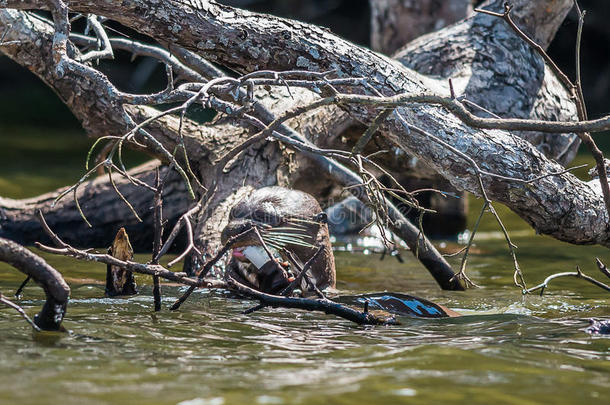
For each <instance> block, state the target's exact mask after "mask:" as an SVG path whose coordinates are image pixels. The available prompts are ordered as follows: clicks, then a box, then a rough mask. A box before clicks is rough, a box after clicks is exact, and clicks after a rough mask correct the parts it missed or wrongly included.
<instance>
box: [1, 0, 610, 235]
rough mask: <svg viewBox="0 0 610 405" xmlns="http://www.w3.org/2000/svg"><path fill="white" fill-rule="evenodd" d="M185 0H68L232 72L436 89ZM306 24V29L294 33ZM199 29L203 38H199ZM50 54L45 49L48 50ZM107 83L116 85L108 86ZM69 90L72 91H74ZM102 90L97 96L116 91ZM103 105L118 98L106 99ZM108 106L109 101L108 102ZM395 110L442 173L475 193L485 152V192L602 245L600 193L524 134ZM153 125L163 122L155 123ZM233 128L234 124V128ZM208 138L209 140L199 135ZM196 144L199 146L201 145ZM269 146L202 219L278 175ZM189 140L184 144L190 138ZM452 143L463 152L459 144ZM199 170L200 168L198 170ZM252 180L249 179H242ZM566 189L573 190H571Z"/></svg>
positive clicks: (398, 135)
mask: <svg viewBox="0 0 610 405" xmlns="http://www.w3.org/2000/svg"><path fill="white" fill-rule="evenodd" d="M191 3H192V4H186V3H184V2H166V3H162V4H156V5H155V7H151V4H152V2H147V1H133V2H130V3H128V4H122V3H121V7H117V4H118V2H117V3H116V4H114V3H112V2H109V3H97V2H87V1H70V2H69V4H70V6H71V7H72V8H73V9H74V10H76V11H80V12H92V13H97V14H101V15H104V16H106V17H109V18H112V19H115V20H117V21H119V22H121V23H123V24H125V25H127V26H130V27H132V28H134V29H137V30H139V31H140V32H143V33H146V34H149V35H151V36H153V37H155V38H157V39H159V40H160V41H161V43H164V44H168V45H169V44H179V45H180V46H183V47H184V48H187V49H191V50H193V51H195V52H200V53H201V54H203V55H205V56H206V57H208V58H210V59H211V60H214V61H216V62H218V63H220V64H222V65H224V66H227V67H229V68H232V69H234V70H236V71H238V72H248V71H253V70H256V69H261V68H265V69H276V70H284V69H292V68H294V67H295V66H297V67H299V68H303V69H307V70H311V71H321V70H328V69H332V70H334V71H335V72H336V74H337V75H339V76H340V77H366V78H367V79H368V80H369V82H370V84H371V86H372V88H374V89H375V91H376V92H378V93H380V94H383V95H393V94H395V93H396V92H402V91H407V92H410V93H415V94H416V93H422V92H424V91H425V90H426V87H425V86H424V85H423V84H422V83H425V84H426V85H430V86H431V87H430V88H434V89H438V87H437V86H433V85H431V83H432V82H431V81H430V80H429V79H427V78H425V77H423V76H421V75H419V74H417V73H415V72H413V71H411V70H409V69H406V68H404V67H401V66H399V65H397V64H396V63H394V62H393V61H391V60H389V59H387V58H384V57H382V56H380V55H377V54H374V53H372V52H370V51H368V50H364V49H361V48H358V47H356V46H354V45H352V44H349V43H347V42H345V41H343V40H341V39H339V38H336V37H334V36H333V35H331V34H329V33H328V32H326V31H324V30H321V29H318V28H317V27H313V26H309V25H306V24H301V23H296V22H290V21H286V20H281V19H277V18H273V17H269V16H261V15H256V14H250V13H245V12H243V11H241V10H237V9H233V8H230V7H225V6H220V5H217V4H216V3H214V2H205V3H201V2H191ZM2 5H8V6H14V7H22V8H23V7H34V8H44V7H47V4H46V3H44V4H42V3H41V2H11V1H0V6H2ZM485 18H488V19H489V18H490V17H485ZM489 21H491V20H489ZM304 34H305V35H306V38H305V39H301V37H302V36H303V35H304ZM201 38H205V41H202V40H201ZM17 39H18V35H17ZM7 49H8V52H9V53H10V52H11V48H10V47H7ZM13 50H14V54H15V55H16V56H17V57H19V56H22V57H23V58H24V59H25V58H27V55H20V54H19V50H18V49H16V47H15V49H13ZM5 52H6V51H5ZM532 57H534V56H532ZM51 59H52V58H50V57H49V60H51ZM47 62H48V61H47ZM37 69H39V70H40V73H39V74H40V75H42V76H43V77H46V80H48V81H50V82H53V81H56V82H58V84H53V83H52V86H53V87H54V88H55V87H56V86H57V88H59V89H60V90H61V88H62V86H65V90H64V91H65V92H66V95H69V96H70V97H66V98H65V99H64V100H65V101H66V103H67V104H68V105H70V103H75V105H76V104H83V105H87V103H91V101H90V99H88V100H87V99H86V98H84V97H83V98H82V99H80V100H79V99H78V96H79V94H84V93H77V94H76V95H71V93H70V91H69V90H70V89H69V88H67V87H68V86H67V85H66V84H65V82H64V84H63V85H62V84H59V81H60V78H56V77H55V76H54V75H53V73H49V69H46V70H45V69H44V67H43V66H40V67H39V68H37V67H36V66H34V68H33V70H37ZM45 71H46V72H47V73H45ZM45 75H46V76H45ZM64 80H65V79H64ZM87 85H90V83H88V82H86V81H85V82H84V84H83V88H84V90H86V91H90V92H99V91H100V89H99V88H96V87H95V86H91V87H90V88H87V87H86V86H87ZM96 85H98V84H96ZM76 87H78V86H76ZM108 88H113V87H111V86H108ZM341 89H342V90H344V89H343V88H341ZM106 90H107V89H106V88H102V89H101V91H102V93H103V91H106ZM58 92H61V91H58ZM85 93H86V92H85ZM75 96H76V101H75V100H74V98H73V97H75ZM100 98H101V99H102V100H103V101H107V100H112V99H113V98H112V97H106V98H104V97H100ZM94 102H96V101H95V100H94ZM106 107H108V106H106ZM110 107H112V108H115V106H113V105H111V106H110ZM343 107H344V108H345V109H346V110H348V111H349V112H350V113H351V114H352V115H353V116H354V117H356V118H357V119H359V120H361V121H363V122H372V121H373V120H374V118H375V117H376V115H377V114H378V112H379V111H378V110H377V109H375V108H368V107H367V108H361V107H357V108H355V107H354V106H352V105H344V106H343ZM97 108H99V107H97ZM112 108H107V109H108V110H112ZM74 109H75V110H76V111H77V112H79V111H80V114H81V119H82V120H83V123H84V125H85V126H89V127H90V128H91V129H92V128H95V126H96V125H108V122H110V123H113V122H114V124H112V125H114V127H113V128H124V127H125V125H126V124H125V122H124V121H121V120H118V121H121V122H117V118H116V117H117V116H119V117H120V116H121V114H122V113H123V111H122V110H121V109H120V108H119V109H116V110H114V111H112V112H111V114H110V115H111V116H112V117H114V118H113V119H109V120H105V119H102V120H101V122H103V124H100V122H94V120H91V119H86V118H85V116H86V113H87V112H86V110H85V109H84V108H81V107H78V106H77V107H75V108H74ZM129 111H130V113H131V114H138V113H144V114H146V111H145V110H144V109H143V108H142V107H131V108H130V109H129ZM398 111H399V113H400V116H399V117H397V115H396V114H395V115H393V116H390V117H389V118H388V121H387V125H385V126H384V127H383V129H384V135H385V136H386V137H387V139H389V140H391V141H392V142H394V143H395V144H396V145H398V146H400V147H401V148H403V149H405V150H407V151H409V152H410V153H412V154H414V155H416V156H418V157H419V158H420V159H421V160H422V161H424V162H426V163H427V164H428V165H429V166H430V167H432V168H434V169H435V170H437V171H438V172H440V173H441V174H443V175H444V176H445V177H447V178H448V179H449V180H450V181H451V182H452V183H453V184H454V185H455V186H456V187H458V188H461V189H465V190H468V191H471V192H474V193H477V194H480V193H482V190H481V189H480V183H479V181H480V176H481V172H480V170H477V168H476V167H475V166H474V165H473V164H472V161H470V160H468V159H465V158H464V154H466V155H468V156H470V157H472V158H474V159H475V161H477V162H484V164H485V169H486V171H487V172H493V173H495V174H497V175H499V176H501V177H498V176H484V179H483V185H484V187H485V191H486V192H487V194H488V196H489V197H490V198H492V199H495V200H498V201H502V202H504V203H506V204H507V205H508V206H509V207H511V208H512V209H513V210H514V211H516V212H517V213H519V214H520V215H521V216H522V217H524V218H526V219H527V220H528V221H530V223H532V225H533V226H534V227H535V228H537V229H538V230H541V231H542V232H545V233H549V234H551V235H552V236H554V237H557V238H559V239H562V240H567V241H571V242H574V243H601V244H605V245H608V230H607V229H606V227H602V226H600V225H599V222H598V221H599V218H602V220H603V224H607V215H606V213H605V211H604V210H603V209H600V208H601V207H602V205H601V204H597V205H596V203H599V202H600V201H601V199H600V198H601V196H600V194H599V193H598V192H595V190H592V189H591V188H590V187H589V186H588V185H587V184H585V183H583V182H580V181H578V180H577V179H576V178H574V177H573V176H571V175H569V174H566V173H563V174H555V173H559V172H562V170H563V169H562V168H561V166H559V165H558V164H556V163H553V162H551V161H549V160H548V159H546V158H545V157H544V156H543V155H542V154H541V153H539V152H538V151H536V150H535V148H534V147H533V146H532V145H531V144H529V143H527V142H525V141H521V140H519V139H514V138H513V137H511V136H510V135H509V134H507V133H505V132H502V131H480V130H476V129H473V128H469V127H468V126H466V125H464V124H462V123H461V122H460V121H459V120H458V119H456V118H455V117H453V116H452V115H450V114H448V113H447V111H446V110H444V109H443V108H440V107H437V106H434V105H416V106H412V107H411V106H409V108H405V107H400V108H399V109H398ZM77 116H78V113H77ZM149 116H150V115H149ZM405 119H406V121H407V125H406V126H405ZM166 121H167V122H173V124H174V127H173V128H174V129H175V128H176V126H175V125H176V122H177V120H176V119H175V118H171V117H170V118H167V117H166ZM112 125H111V127H112ZM156 126H157V127H159V126H160V127H163V125H162V124H156ZM91 129H89V128H88V130H91ZM218 130H219V127H218V126H217V127H215V128H213V129H210V127H205V126H203V129H202V131H205V135H204V136H203V137H202V138H200V139H196V137H193V138H189V139H188V141H189V142H190V141H193V142H194V145H196V146H195V147H197V148H200V149H198V150H202V149H203V150H205V151H206V153H208V155H205V154H204V155H197V154H193V153H189V156H190V157H191V159H193V156H196V157H195V159H196V160H197V161H200V165H199V166H198V167H197V170H198V171H199V173H200V174H205V171H204V170H202V168H204V167H208V168H209V167H211V163H212V162H213V159H212V158H211V157H210V156H209V154H211V153H213V152H211V151H212V150H214V148H213V147H209V145H214V143H216V146H218V145H222V144H231V140H234V141H235V142H237V140H236V139H235V138H238V137H239V136H237V135H235V136H227V137H225V138H223V140H222V141H220V142H218V136H221V137H222V136H223V135H222V134H220V135H219V134H218V133H216V134H213V132H215V131H218ZM124 131H125V130H124ZM163 131H164V129H163V128H160V129H159V128H156V127H155V129H154V131H153V132H154V135H155V136H156V137H158V138H162V137H163V136H164V135H163V134H165V132H163ZM227 131H228V129H227ZM233 131H234V132H233V134H235V131H236V130H233ZM169 132H171V131H169ZM101 133H104V132H101ZM239 133H240V134H242V136H248V134H249V132H248V131H247V130H243V129H240V132H239ZM432 134H433V135H432ZM191 135H192V134H191ZM164 140H165V141H167V142H168V146H166V149H171V147H170V145H171V144H172V143H173V144H174V145H176V144H177V143H178V140H179V137H178V136H177V134H176V132H175V131H173V133H172V134H171V135H170V136H169V138H166V139H164ZM208 141H209V142H210V143H206V142H208ZM162 144H163V142H162ZM233 144H235V143H233ZM201 145H204V147H203V148H202V147H201ZM149 146H154V145H149ZM448 146H450V147H448ZM275 148H276V145H275V144H266V145H264V146H263V147H261V148H259V149H257V150H255V151H254V152H248V153H247V154H246V158H247V160H244V165H248V167H249V168H250V169H252V168H257V167H259V168H261V169H260V170H258V169H256V170H254V172H255V175H252V176H251V175H250V174H248V176H247V178H246V179H245V180H244V179H243V178H239V179H235V178H233V177H231V176H230V175H229V176H223V178H222V180H221V182H220V183H219V187H220V190H224V192H225V193H226V194H224V195H223V193H222V192H221V193H218V194H217V195H215V197H214V201H213V202H212V203H211V204H210V205H209V206H208V207H207V210H208V211H206V213H205V214H204V215H202V216H201V218H206V219H208V221H207V224H208V225H207V226H209V227H214V228H215V229H214V230H215V231H216V232H217V229H218V224H219V223H222V221H221V217H222V216H223V215H226V211H225V210H226V207H228V206H229V205H230V204H231V203H232V202H233V201H235V199H236V198H237V197H238V196H239V195H243V193H245V192H247V188H248V187H252V186H254V185H255V186H261V185H267V184H269V183H270V182H271V183H276V182H278V183H279V182H281V181H282V180H281V179H278V177H279V176H277V175H276V176H274V178H270V176H269V173H276V174H277V173H278V168H279V167H280V163H281V158H280V157H281V153H280V151H278V150H277V149H275ZM187 149H190V147H188V146H187ZM456 150H457V151H461V152H462V153H456ZM152 152H153V153H155V152H156V150H155V149H154V148H153V149H152ZM159 153H160V152H159ZM261 158H262V159H261ZM201 162H205V164H204V163H201ZM206 165H207V166H206ZM257 165H258V166H257ZM260 165H262V166H260ZM236 167H239V165H237V166H236V165H233V166H232V168H236ZM247 173H249V171H247ZM541 175H542V176H544V175H549V177H544V178H542V179H540V180H539V181H537V182H534V183H528V184H526V183H524V182H519V181H513V180H507V178H508V177H512V178H517V179H522V180H528V179H531V178H533V177H539V176H541ZM551 175H552V176H551ZM202 178H205V175H203V176H202ZM249 184H250V185H252V186H248V185H249ZM244 185H245V186H244ZM557 187H560V188H561V189H562V190H563V188H566V192H565V193H561V194H557V192H556V190H555V189H556V188H557ZM572 189H573V191H574V192H571V191H572ZM235 190H238V191H237V192H236V191H235ZM239 190H242V191H239ZM240 193H241V194H240ZM210 207H211V209H210ZM210 211H211V213H210ZM201 223H203V222H201ZM208 231H209V232H206V228H202V229H201V235H208V234H211V233H212V232H211V231H212V230H208ZM203 239H205V238H203Z"/></svg>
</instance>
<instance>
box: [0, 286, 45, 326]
mask: <svg viewBox="0 0 610 405" xmlns="http://www.w3.org/2000/svg"><path fill="white" fill-rule="evenodd" d="M0 304H4V305H6V306H7V307H9V308H13V309H14V310H15V311H17V312H19V315H21V317H22V318H23V319H25V320H26V321H27V323H29V324H30V325H31V326H32V328H34V330H35V331H37V332H40V331H41V329H40V328H39V327H38V325H36V324H35V323H34V321H32V319H31V318H30V317H29V316H28V314H26V313H25V311H24V310H23V308H21V307H20V306H19V305H17V304H15V303H14V302H12V301H11V300H9V299H8V298H5V297H4V295H2V293H0Z"/></svg>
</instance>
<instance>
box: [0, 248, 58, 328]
mask: <svg viewBox="0 0 610 405" xmlns="http://www.w3.org/2000/svg"><path fill="white" fill-rule="evenodd" d="M0 261H3V262H6V263H8V264H10V265H11V266H13V267H15V268H16V269H17V270H19V271H20V272H22V273H23V274H25V275H27V276H28V277H30V278H32V279H33V280H34V281H36V283H37V284H38V285H40V286H41V287H42V289H43V290H44V292H45V295H46V301H45V303H44V305H43V307H42V309H41V310H40V312H39V313H38V314H37V315H36V316H35V317H34V323H35V324H36V325H37V326H38V327H39V328H40V329H42V330H50V331H56V330H59V329H60V328H61V321H62V320H63V318H64V315H65V313H66V308H67V306H68V299H69V297H70V287H68V284H66V282H65V281H64V279H63V277H62V276H61V274H60V273H59V272H58V271H57V270H55V269H54V268H53V267H51V266H49V264H47V262H46V261H44V259H42V258H41V257H40V256H38V255H36V254H34V253H32V252H30V251H29V250H27V249H26V248H24V247H23V246H20V245H19V244H17V243H15V242H13V241H10V240H8V239H4V238H0Z"/></svg>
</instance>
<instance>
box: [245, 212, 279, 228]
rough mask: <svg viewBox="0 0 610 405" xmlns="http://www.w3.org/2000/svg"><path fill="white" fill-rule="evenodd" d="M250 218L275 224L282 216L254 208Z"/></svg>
mask: <svg viewBox="0 0 610 405" xmlns="http://www.w3.org/2000/svg"><path fill="white" fill-rule="evenodd" d="M252 219H253V220H255V221H257V222H262V223H264V224H267V225H271V226H277V225H279V224H280V223H281V222H282V218H281V217H280V216H279V215H277V214H275V213H272V212H267V211H261V210H256V211H254V212H253V213H252Z"/></svg>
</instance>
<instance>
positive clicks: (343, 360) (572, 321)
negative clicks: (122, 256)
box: [0, 236, 610, 405]
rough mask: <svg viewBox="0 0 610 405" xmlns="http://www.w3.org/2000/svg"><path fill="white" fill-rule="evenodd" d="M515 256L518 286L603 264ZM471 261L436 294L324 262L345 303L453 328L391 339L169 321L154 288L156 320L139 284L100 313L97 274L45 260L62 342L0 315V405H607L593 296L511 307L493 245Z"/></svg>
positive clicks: (392, 330) (266, 322)
mask: <svg viewBox="0 0 610 405" xmlns="http://www.w3.org/2000/svg"><path fill="white" fill-rule="evenodd" d="M516 242H517V244H518V245H519V246H520V249H519V250H520V254H521V257H522V261H521V265H522V267H523V268H524V269H525V271H526V274H527V276H528V279H529V280H531V282H534V281H540V280H541V279H542V278H544V275H546V274H550V272H554V271H558V270H567V269H569V268H571V267H572V266H573V265H574V264H577V263H578V262H579V261H581V262H580V264H581V265H582V266H583V269H584V270H585V271H588V272H589V273H591V274H594V273H593V272H594V265H593V263H592V262H591V260H589V261H588V262H584V263H583V262H582V258H583V257H586V255H583V253H584V252H587V255H589V257H591V256H590V255H593V254H599V255H602V254H606V259H610V257H608V255H607V253H606V252H605V251H604V250H603V249H598V250H595V249H594V248H586V250H584V251H583V250H582V249H583V248H578V247H573V246H567V245H565V246H564V245H559V246H560V247H561V248H562V249H558V248H557V247H558V245H557V242H555V241H551V240H549V239H547V238H542V237H535V236H530V237H525V238H519V239H517V240H516ZM477 247H478V248H479V249H481V252H480V253H478V254H476V255H473V256H472V257H471V260H470V263H471V266H470V268H471V275H472V276H473V279H474V280H475V281H476V282H477V283H479V284H481V285H482V286H483V287H484V288H481V289H477V290H471V291H468V292H466V293H459V292H442V291H440V290H439V289H438V288H437V287H436V286H435V284H434V282H433V281H431V279H430V278H429V277H428V276H427V274H425V272H424V271H423V270H422V269H421V268H420V267H419V265H418V264H417V263H416V262H415V261H414V260H413V259H412V258H411V257H410V256H406V255H405V258H406V259H407V263H405V264H400V263H398V262H397V261H396V260H395V259H391V258H387V259H385V260H384V261H379V256H375V255H369V256H366V255H362V254H349V253H340V254H338V256H337V259H338V260H337V262H338V278H339V280H340V282H339V285H338V287H339V288H340V289H341V291H342V293H344V294H356V293H362V292H372V291H384V290H388V291H401V292H409V293H411V294H416V295H419V296H421V297H425V298H429V299H433V300H435V301H436V302H438V303H441V304H445V305H447V306H449V307H451V308H453V309H456V310H458V311H461V312H463V313H465V314H466V316H464V317H461V318H457V319H446V320H413V319H402V321H403V323H402V325H400V326H391V327H361V326H357V325H355V324H352V323H350V322H348V321H345V320H342V319H337V318H335V317H333V316H328V315H324V314H319V313H308V312H299V311H296V312H295V311H293V310H287V309H265V310H262V311H259V312H256V313H254V314H251V315H242V314H241V312H242V311H243V310H245V309H246V308H248V307H250V306H252V302H248V301H245V300H238V299H233V298H230V297H227V296H226V295H225V294H223V293H222V292H210V291H200V292H198V293H196V294H194V295H193V296H192V298H191V299H190V300H189V301H188V302H187V303H186V304H185V305H184V306H183V307H182V309H181V310H180V311H179V312H169V311H168V310H167V309H166V308H167V305H168V304H169V303H171V302H172V301H173V299H175V298H176V297H177V296H178V295H179V294H180V292H181V291H182V288H181V287H177V286H165V287H164V288H163V294H164V304H165V308H164V310H163V311H162V312H160V313H157V314H155V313H153V312H152V311H151V306H152V299H151V297H150V293H151V290H150V280H149V279H148V278H146V277H138V281H139V284H140V285H141V286H142V291H141V294H140V295H139V296H137V297H133V298H128V299H122V298H113V299H109V298H103V284H102V281H103V277H104V274H105V269H104V268H103V266H101V265H95V264H88V263H78V262H75V261H73V260H71V259H64V258H58V257H49V256H46V257H47V259H48V260H49V262H50V263H51V264H53V265H54V266H55V267H56V268H58V269H60V270H61V271H63V273H64V274H65V276H66V277H67V279H68V281H69V283H70V285H71V288H72V299H71V301H70V306H69V309H68V313H67V316H66V320H65V326H66V328H68V329H69V330H70V334H64V335H61V336H54V335H51V336H46V335H45V336H33V335H32V332H31V329H30V328H29V326H27V325H26V324H25V322H24V321H23V320H22V319H21V318H20V317H19V316H18V315H16V314H15V313H14V312H12V311H10V310H7V309H0V341H1V342H2V347H1V348H0V367H1V370H2V372H1V374H2V378H1V379H0V403H3V404H4V403H6V404H13V403H14V404H41V403H45V404H47V403H50V404H52V403H61V404H65V405H68V404H83V403H87V404H133V403H145V404H178V403H181V404H191V405H193V404H223V403H224V404H230V403H231V404H232V403H235V404H241V403H243V404H247V403H258V404H276V403H277V404H280V403H303V404H325V403H346V404H348V403H349V404H360V403H361V404H370V403H387V404H392V403H422V404H423V403H426V404H429V403H471V404H477V403H480V404H490V403H495V404H512V403H515V404H517V403H519V404H529V403H554V404H564V403H565V404H568V403H587V401H595V402H596V403H597V402H599V403H607V402H606V401H607V400H608V396H609V395H610V388H609V385H610V384H609V383H610V362H609V361H608V360H609V359H610V350H609V345H610V339H609V338H605V337H599V336H591V335H589V334H587V333H585V332H584V328H585V327H586V326H587V325H588V321H587V320H588V319H589V318H601V317H607V316H608V301H607V293H605V292H603V291H601V290H598V289H596V288H593V287H590V286H589V285H586V284H584V283H583V282H581V281H579V280H575V279H569V280H565V281H564V280H557V281H556V282H554V283H553V284H551V286H550V288H549V289H548V290H547V292H546V293H545V295H544V296H543V297H539V296H527V297H523V296H522V295H521V293H520V291H518V290H517V289H516V288H514V287H512V286H511V278H512V273H511V267H510V266H511V261H510V257H509V256H508V254H507V252H506V250H505V247H504V244H503V243H502V242H501V241H497V240H487V241H482V242H480V243H478V244H477ZM551 249H552V250H551ZM601 257H602V258H603V256H601ZM140 258H141V259H142V260H146V257H144V256H141V257H140ZM390 259H391V260H390ZM0 277H1V278H0V285H1V287H2V289H1V290H2V291H3V292H4V293H5V294H8V293H11V292H14V290H15V289H16V288H17V286H18V284H19V282H20V281H21V276H20V275H18V273H17V272H15V271H13V270H11V269H10V268H8V267H6V266H3V267H0ZM42 297H43V295H42V293H41V291H40V289H39V288H37V287H36V286H31V287H28V288H27V289H26V290H25V294H24V298H23V299H22V300H21V301H20V304H21V305H23V306H24V307H25V308H26V311H27V312H28V313H29V314H31V315H33V314H34V313H36V311H37V310H38V309H39V308H40V306H41V304H42V300H41V299H42Z"/></svg>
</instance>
